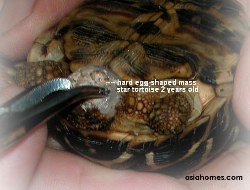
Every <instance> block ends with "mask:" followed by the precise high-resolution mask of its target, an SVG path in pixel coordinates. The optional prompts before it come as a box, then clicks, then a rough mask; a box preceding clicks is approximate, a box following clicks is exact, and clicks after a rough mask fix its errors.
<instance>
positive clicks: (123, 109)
mask: <svg viewBox="0 0 250 190" xmlns="http://www.w3.org/2000/svg"><path fill="white" fill-rule="evenodd" d="M245 17H246V16H245V15H244V11H243V10H242V7H241V5H240V4H239V3H238V2H237V1H234V0H198V1H193V0H145V1H136V0H124V1H116V0H99V1H87V2H86V3H84V4H82V5H81V6H80V7H79V8H78V9H76V10H74V11H73V12H72V13H71V14H69V15H68V16H67V17H65V18H64V19H62V21H61V22H60V23H59V24H58V25H57V26H56V27H54V28H52V29H50V30H49V31H48V32H45V33H43V34H41V36H39V37H38V38H37V40H36V42H35V43H34V45H33V48H32V49H31V51H30V53H29V55H28V61H27V63H26V64H24V65H18V66H16V69H17V74H16V81H17V84H18V85H20V86H24V87H30V86H33V85H36V84H39V83H42V82H44V81H46V80H48V79H51V78H55V77H68V76H69V75H70V74H71V73H74V72H76V71H77V70H78V69H79V68H85V67H88V66H90V65H95V66H98V67H99V68H107V69H109V70H110V71H112V72H113V73H115V74H116V75H117V76H118V78H119V79H120V80H133V81H135V80H143V81H151V80H155V79H157V80H170V79H177V81H182V80H185V81H196V85H195V86H197V87H199V92H191V93H189V92H187V91H186V92H178V93H177V92H175V93H166V92H165V93H160V92H158V93H157V92H154V93H145V92H140V93H135V92H128V93H121V98H120V101H119V103H118V104H117V105H116V107H115V115H113V116H107V115H105V114H102V113H101V111H100V110H98V109H97V108H95V107H93V108H90V109H87V110H83V109H82V107H81V105H78V106H75V107H71V108H70V109H67V110H65V111H63V112H62V113H60V114H58V115H57V116H56V117H54V118H53V119H52V120H50V121H49V126H51V127H49V129H50V131H51V133H53V134H54V135H56V136H57V138H59V141H61V142H62V144H64V145H65V146H66V147H67V148H68V149H69V150H71V151H73V152H76V153H78V154H80V155H83V156H85V157H86V158H88V159H91V160H94V161H95V162H97V163H100V164H102V165H106V166H109V167H112V168H133V169H137V170H146V171H152V170H153V171H155V170H158V171H162V172H164V173H167V174H177V175H179V174H182V173H183V172H189V171H191V170H193V169H195V168H198V167H200V166H202V165H203V164H205V163H207V162H208V161H209V160H211V159H212V158H214V157H215V156H216V155H217V154H218V153H220V152H221V151H223V150H225V149H226V148H227V147H228V146H229V145H230V144H231V143H232V142H234V141H235V139H236V138H237V136H238V131H239V129H238V127H237V126H236V123H235V118H234V117H233V111H232V108H231V96H232V85H233V77H234V71H235V68H236V65H237V62H238V59H239V53H240V49H241V46H242V43H243V42H244V38H245V36H246V34H247V30H248V28H247V26H246V25H247V24H246V23H247V22H246V20H245ZM187 86H189V85H187ZM187 86H184V88H185V87H187ZM55 126H56V127H55Z"/></svg>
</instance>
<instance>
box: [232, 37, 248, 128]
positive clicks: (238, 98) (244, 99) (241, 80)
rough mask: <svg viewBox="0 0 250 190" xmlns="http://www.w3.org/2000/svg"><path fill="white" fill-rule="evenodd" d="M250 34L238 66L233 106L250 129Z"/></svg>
mask: <svg viewBox="0 0 250 190" xmlns="http://www.w3.org/2000/svg"><path fill="white" fill-rule="evenodd" d="M249 52H250V36H248V38H247V40H246V42H245V44H244V46H243V48H242V51H241V56H240V60H239V64H238V66H237V71H236V75H235V83H234V95H233V106H234V110H235V113H236V115H237V116H238V118H239V119H240V121H241V122H242V124H243V125H244V126H246V127H247V128H248V129H250V116H249V113H250V54H249Z"/></svg>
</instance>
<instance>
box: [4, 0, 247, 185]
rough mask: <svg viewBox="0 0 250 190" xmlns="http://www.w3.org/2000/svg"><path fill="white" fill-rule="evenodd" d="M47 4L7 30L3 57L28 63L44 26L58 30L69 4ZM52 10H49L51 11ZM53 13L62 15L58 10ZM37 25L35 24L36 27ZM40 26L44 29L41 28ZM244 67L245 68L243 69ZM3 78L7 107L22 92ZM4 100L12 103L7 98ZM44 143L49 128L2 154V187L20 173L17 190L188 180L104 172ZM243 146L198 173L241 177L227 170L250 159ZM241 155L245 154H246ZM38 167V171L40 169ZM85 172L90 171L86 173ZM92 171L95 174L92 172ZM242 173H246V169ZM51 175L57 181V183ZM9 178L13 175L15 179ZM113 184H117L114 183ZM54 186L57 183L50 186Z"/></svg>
mask: <svg viewBox="0 0 250 190" xmlns="http://www.w3.org/2000/svg"><path fill="white" fill-rule="evenodd" d="M47 3H48V4H47V5H46V2H42V1H41V2H40V1H37V2H36V6H34V7H33V8H32V10H34V12H33V14H31V15H30V16H29V17H27V18H26V19H24V20H23V21H21V22H19V24H18V25H15V26H9V27H10V29H9V30H7V31H9V32H8V33H6V34H3V35H2V38H1V42H2V43H1V44H0V50H1V53H2V55H3V57H6V58H9V59H11V58H15V59H16V58H17V59H18V58H20V59H21V58H23V57H24V55H25V54H26V52H27V50H28V49H29V48H28V46H30V45H31V42H32V41H33V40H34V38H35V37H36V36H37V35H38V34H39V33H40V32H41V30H43V29H42V28H43V27H45V28H47V27H48V26H50V25H53V24H54V22H56V20H57V19H59V18H60V17H61V15H59V16H58V15H54V16H49V15H53V14H64V11H65V12H68V10H67V9H68V8H69V6H68V5H67V6H66V5H65V4H64V3H60V2H58V3H56V2H54V3H53V5H51V4H50V3H51V2H47ZM23 5H24V4H23ZM12 6H13V5H12ZM43 6H45V7H47V9H44V7H43ZM57 6H59V7H57ZM72 6H73V5H72ZM48 7H50V8H51V9H50V8H48ZM27 9H28V8H27ZM39 10H40V11H39ZM45 10H46V11H48V13H46V11H45ZM53 10H60V11H53ZM50 11H51V12H50ZM43 14H45V15H46V16H48V19H46V18H47V17H46V18H44V19H42V20H40V19H39V18H41V17H42V16H44V15H43ZM36 19H37V20H36ZM34 20H36V21H37V22H41V23H39V24H38V23H37V22H34ZM14 21H15V20H13V22H14ZM17 22H18V21H17ZM32 23H33V24H34V25H32ZM38 26H39V27H41V28H39V27H38ZM29 27H30V28H35V29H34V30H30V31H31V32H30V33H27V32H26V30H27V29H28V30H29ZM17 30H18V31H20V32H19V33H18V34H17V33H16V32H15V31H17ZM36 30H37V33H36ZM39 31H40V32H39ZM22 39H23V40H22ZM7 42H9V43H8V44H10V45H8V46H6V45H5V44H6V43H7ZM24 47H27V48H24ZM247 48H248V46H247V45H246V46H245V48H244V49H243V52H245V51H247ZM247 59H248V58H247V56H246V58H245V57H244V54H243V55H242V58H241V63H240V66H239V68H238V73H240V74H237V75H236V76H238V78H237V77H236V85H235V88H236V90H235V97H236V98H235V99H234V100H235V101H234V102H235V105H236V110H237V111H238V113H239V115H240V117H241V119H242V121H244V122H245V123H246V124H247V117H244V113H245V111H244V109H245V108H244V105H247V104H245V101H244V104H242V103H237V101H239V100H242V99H243V98H237V96H238V95H239V94H240V96H241V97H242V96H244V93H243V92H245V90H247V88H246V86H244V85H245V83H244V82H245V81H246V79H245V78H244V76H245V75H247V73H246V74H245V75H244V73H245V72H246V71H247V69H246V68H247V64H245V65H244V63H245V62H247ZM241 65H244V68H243V69H242V66H241ZM1 77H2V78H3V80H2V83H1V84H2V86H3V89H5V90H4V93H3V94H2V96H3V102H4V101H5V100H6V99H7V98H9V96H10V94H13V95H14V94H15V91H16V92H17V91H18V89H17V87H15V85H9V84H8V83H7V82H6V81H7V80H8V79H6V78H7V76H6V75H5V74H4V73H3V74H1ZM242 84H244V85H242ZM237 88H239V90H237ZM239 91H240V92H241V93H239V94H237V92H239ZM5 93H6V95H5ZM246 94H247V93H246ZM4 96H5V97H7V98H5V99H4ZM245 100H246V101H247V98H245ZM240 105H241V106H240ZM45 140H46V130H45V129H44V128H39V129H37V130H36V131H34V132H33V133H32V134H31V135H29V136H28V137H26V139H24V140H23V141H22V142H20V143H19V144H18V145H16V146H15V147H13V148H12V149H10V150H8V151H7V152H6V153H5V154H4V155H2V161H3V164H2V166H1V167H4V168H3V169H2V170H1V171H6V172H4V173H3V175H4V176H7V178H6V177H2V178H1V179H3V180H5V181H3V182H6V184H8V180H12V179H13V177H14V176H16V175H17V172H19V171H20V173H22V174H20V175H18V176H23V178H22V179H21V178H17V177H15V178H17V179H20V182H19V181H16V183H15V184H14V183H12V184H11V185H17V188H22V187H23V188H24V189H25V188H26V187H27V186H26V185H28V184H29V185H30V184H31V186H32V188H31V189H33V188H34V186H35V187H38V188H43V187H46V186H47V187H48V188H51V189H55V188H54V187H53V185H56V186H57V187H58V188H59V189H60V185H62V184H61V182H64V181H65V180H66V179H67V183H66V182H65V184H63V185H68V186H70V187H71V188H72V189H74V187H77V186H78V185H79V186H81V187H82V188H84V187H86V188H88V187H90V186H91V187H93V188H97V187H102V186H103V185H102V184H107V183H108V185H107V188H109V185H110V186H111V187H112V188H115V185H116V184H117V185H118V186H119V187H122V186H121V184H123V183H124V185H125V184H130V185H131V188H143V189H145V182H147V183H148V184H149V185H147V187H148V188H149V189H152V188H155V189H157V188H159V189H161V188H162V189H164V188H165V187H166V186H168V187H169V186H173V189H174V188H176V189H178V187H179V185H182V184H183V181H182V182H181V183H180V184H179V182H180V181H181V180H175V179H173V178H169V177H166V176H161V175H159V174H145V173H137V172H128V171H113V170H109V169H106V168H102V167H100V166H96V165H94V164H92V163H90V162H88V161H86V160H82V159H81V158H79V157H77V156H73V155H70V154H68V153H62V152H58V151H55V150H51V149H47V148H45V149H44V147H45ZM39 146H40V148H39ZM238 146H239V147H238V148H234V149H233V150H230V151H231V152H232V151H233V152H234V153H233V156H231V157H230V155H231V154H232V153H231V152H230V151H228V152H227V153H225V154H223V155H221V157H219V158H218V159H216V160H214V161H213V162H212V163H210V164H209V165H207V166H205V167H204V168H202V169H201V170H200V171H197V173H201V174H203V175H205V174H206V175H210V174H211V175H236V173H237V172H236V170H235V169H236V168H237V169H240V168H241V167H240V166H239V164H238V163H237V166H236V167H235V168H233V167H232V168H228V167H225V166H223V164H225V165H226V166H227V165H228V164H230V162H232V163H234V161H235V156H236V157H237V155H241V154H248V151H247V150H248V149H247V146H245V145H244V144H240V145H238ZM243 150H244V151H243ZM19 151H20V152H19ZM242 151H243V152H244V153H242ZM59 156H60V157H59ZM22 157H23V158H22ZM238 157H240V159H242V161H241V162H240V163H241V164H243V163H244V164H245V163H246V161H247V160H244V158H245V159H246V158H247V156H242V157H241V156H238ZM58 158H60V159H58ZM16 159H18V160H16ZM227 159H229V162H226V161H224V160H227ZM221 160H223V161H221ZM237 162H238V161H237ZM8 163H9V164H8ZM244 164H243V165H244ZM37 165H38V167H36V166H37ZM230 165H231V164H230ZM233 165H235V164H232V166H233ZM11 167H13V168H11ZM219 167H221V168H222V169H219ZM17 168H18V169H17ZM224 168H228V170H229V171H225V170H224ZM221 170H224V171H223V172H225V174H224V173H220V172H219V171H221ZM13 171H15V173H14V174H13V173H11V172H13ZM70 171H72V172H70ZM85 171H87V172H86V173H85ZM91 171H93V172H92V173H91ZM204 171H206V173H204ZM240 171H241V172H242V170H241V169H240ZM106 172H109V175H107V174H106V175H105V176H106V177H105V178H104V177H103V173H106ZM209 172H211V173H209ZM217 172H219V173H217ZM227 172H228V173H227ZM231 172H232V173H231ZM242 173H243V172H242ZM8 174H9V175H8ZM33 174H35V175H34V177H31V176H33ZM69 174H70V175H69ZM52 175H53V177H54V178H52ZM68 175H69V176H70V178H69V177H68ZM237 175H243V176H244V174H237ZM8 176H12V178H11V177H8ZM94 176H95V177H94ZM31 179H32V182H31ZM63 179H65V180H63ZM91 179H92V180H91ZM111 179H112V181H110V180H111ZM149 179H150V180H149ZM151 180H152V181H151ZM246 181H247V180H246ZM30 182H31V183H30ZM92 182H93V183H92ZM244 182H245V180H244ZM50 183H53V184H52V185H48V184H50ZM55 183H56V184H55ZM184 183H186V184H187V186H189V185H190V186H192V187H194V188H195V185H197V186H198V187H199V186H201V185H205V184H207V183H210V182H204V181H202V182H201V184H198V183H200V182H194V183H189V182H187V181H185V182H184ZM3 184H4V183H3ZM22 185H23V186H22ZM72 185H74V186H72ZM150 185H151V186H150ZM218 185H223V183H218ZM3 187H5V186H3ZM64 187H65V186H64ZM232 187H233V186H232ZM7 188H8V187H7ZM124 188H125V189H127V188H129V187H128V186H124ZM183 188H184V187H183Z"/></svg>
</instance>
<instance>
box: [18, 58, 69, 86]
mask: <svg viewBox="0 0 250 190" xmlns="http://www.w3.org/2000/svg"><path fill="white" fill-rule="evenodd" d="M15 70H16V75H15V78H14V80H15V82H16V84H17V85H18V86H22V87H25V88H29V87H32V86H35V85H38V84H41V83H43V82H45V81H47V80H50V79H52V78H57V77H62V78H65V77H67V76H68V75H69V73H70V70H69V65H68V63H65V62H54V61H41V62H31V63H24V64H19V65H16V66H15Z"/></svg>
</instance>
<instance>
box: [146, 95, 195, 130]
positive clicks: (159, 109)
mask: <svg viewBox="0 0 250 190" xmlns="http://www.w3.org/2000/svg"><path fill="white" fill-rule="evenodd" d="M190 116H191V105H190V102H189V101H188V99H187V97H186V95H185V94H184V93H174V94H172V95H169V96H166V97H164V98H162V99H160V100H159V102H156V103H155V105H154V107H153V109H152V111H151V113H150V114H149V126H150V128H151V129H153V130H154V131H155V132H157V133H159V134H169V133H172V134H178V133H180V132H182V130H183V129H184V128H185V127H186V125H187V122H188V119H189V118H190Z"/></svg>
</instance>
